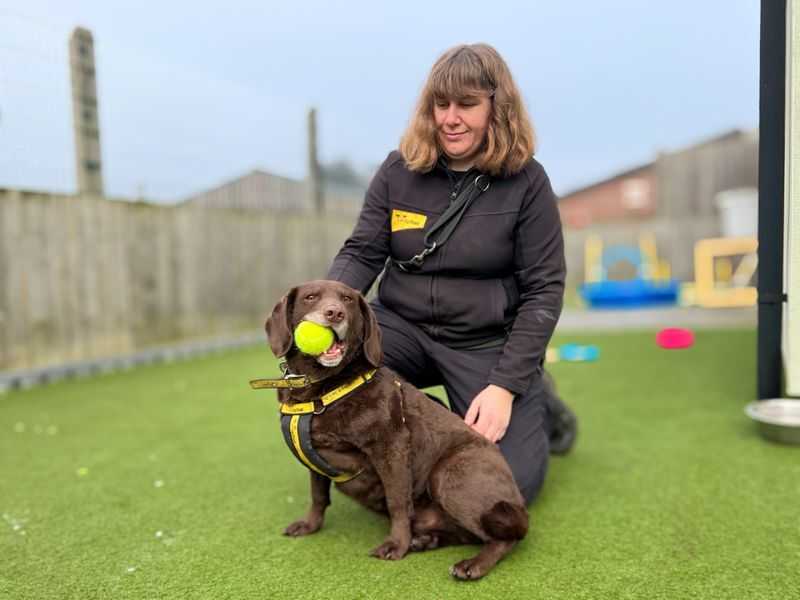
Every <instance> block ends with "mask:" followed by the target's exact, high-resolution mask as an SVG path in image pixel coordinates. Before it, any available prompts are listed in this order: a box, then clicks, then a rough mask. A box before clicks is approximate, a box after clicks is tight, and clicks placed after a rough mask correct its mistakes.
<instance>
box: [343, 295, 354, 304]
mask: <svg viewBox="0 0 800 600" xmlns="http://www.w3.org/2000/svg"><path fill="white" fill-rule="evenodd" d="M342 301H343V302H347V303H350V302H352V301H353V297H352V296H342Z"/></svg>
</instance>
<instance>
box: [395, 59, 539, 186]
mask: <svg viewBox="0 0 800 600" xmlns="http://www.w3.org/2000/svg"><path fill="white" fill-rule="evenodd" d="M476 92H487V93H489V94H490V95H491V96H492V98H491V101H492V111H491V115H490V117H489V126H488V128H487V130H486V139H485V140H484V142H483V146H482V147H481V150H480V152H479V154H478V156H477V158H476V160H475V166H476V167H477V168H478V169H479V170H481V171H482V172H484V173H488V174H490V175H495V176H497V175H511V174H514V173H517V172H519V171H521V170H522V168H523V167H524V166H525V164H526V163H527V162H528V161H529V160H530V158H531V157H532V156H533V152H534V146H535V135H534V132H533V126H532V125H531V121H530V118H529V117H528V111H527V110H525V105H524V104H523V102H522V96H521V94H520V92H519V89H518V88H517V85H516V84H515V83H514V78H513V77H512V76H511V71H509V69H508V65H506V63H505V61H504V60H503V58H502V57H501V56H500V54H499V53H498V52H497V50H495V49H494V48H492V47H491V46H489V45H488V44H471V45H461V46H456V47H454V48H451V49H450V50H447V51H446V52H445V53H444V54H442V56H441V57H439V60H437V61H436V63H435V64H434V65H433V68H432V69H431V72H430V74H429V75H428V80H427V81H426V82H425V87H423V89H422V93H421V94H420V97H419V100H418V102H417V107H416V109H415V110H414V114H413V115H412V117H411V121H410V123H409V124H408V128H407V129H406V131H405V133H404V134H403V137H402V139H401V140H400V154H402V155H403V158H404V159H405V161H406V164H407V166H408V168H409V169H411V170H412V171H417V172H421V173H426V172H428V171H430V170H431V169H432V168H433V167H434V165H435V164H436V161H437V160H438V159H439V156H440V155H441V154H442V152H443V151H442V148H441V147H440V145H439V142H438V138H437V135H436V124H435V122H434V118H433V106H434V102H435V101H436V100H437V99H451V100H459V99H461V98H465V97H467V96H470V95H474V94H475V93H476Z"/></svg>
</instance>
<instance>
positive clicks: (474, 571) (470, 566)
mask: <svg viewBox="0 0 800 600" xmlns="http://www.w3.org/2000/svg"><path fill="white" fill-rule="evenodd" d="M450 575H452V576H453V577H455V578H456V579H460V580H461V581H471V580H473V579H480V578H481V577H483V576H484V575H486V573H485V572H484V570H483V568H482V567H481V565H480V562H479V561H478V559H477V558H468V559H467V560H462V561H461V562H457V563H456V564H454V565H453V566H452V567H450Z"/></svg>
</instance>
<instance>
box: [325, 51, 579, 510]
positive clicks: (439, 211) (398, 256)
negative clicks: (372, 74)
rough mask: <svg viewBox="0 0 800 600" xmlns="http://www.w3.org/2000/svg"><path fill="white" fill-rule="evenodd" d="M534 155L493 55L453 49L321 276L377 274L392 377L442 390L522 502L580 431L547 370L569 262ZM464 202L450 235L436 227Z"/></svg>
mask: <svg viewBox="0 0 800 600" xmlns="http://www.w3.org/2000/svg"><path fill="white" fill-rule="evenodd" d="M533 150H534V134H533V128H532V127H531V124H530V121H529V119H528V116H527V113H526V110H525V107H524V105H523V103H522V99H521V95H520V93H519V90H518V89H517V87H516V85H515V83H514V80H513V78H512V76H511V73H510V72H509V70H508V67H507V66H506V64H505V62H504V61H503V59H502V58H501V57H500V55H499V54H498V53H497V51H496V50H495V49H494V48H492V47H491V46H488V45H485V44H474V45H469V46H466V45H465V46H457V47H455V48H452V49H450V50H448V51H447V52H445V53H444V55H442V56H441V58H439V60H438V61H437V62H436V63H435V64H434V66H433V68H432V70H431V72H430V74H429V76H428V80H427V83H426V84H425V87H424V89H423V90H422V94H421V96H420V99H419V102H418V104H417V107H416V110H415V112H414V114H413V117H412V119H411V122H410V124H409V126H408V129H407V131H406V132H405V134H404V135H403V138H402V140H401V142H400V148H399V151H395V152H391V153H390V154H389V156H388V157H387V159H386V160H385V161H384V163H383V164H382V165H381V167H380V169H379V170H378V172H377V173H376V175H375V177H374V178H373V180H372V182H371V184H370V187H369V189H368V191H367V195H366V198H365V200H364V206H363V208H362V210H361V213H360V215H359V218H358V222H357V224H356V227H355V229H354V231H353V233H352V235H351V236H350V237H349V238H348V239H347V241H346V242H345V243H344V246H343V247H342V249H341V250H340V252H339V254H338V255H337V256H336V258H335V259H334V261H333V264H332V266H331V268H330V270H329V272H328V278H329V279H335V280H338V281H342V282H344V283H347V284H348V285H350V286H352V287H354V288H356V289H358V290H361V291H362V292H364V293H366V291H367V290H368V289H369V288H370V287H371V286H372V283H373V282H374V281H375V279H376V277H377V276H378V275H379V274H380V273H381V271H382V270H383V269H384V265H385V267H386V269H385V272H384V275H383V277H382V279H381V283H380V286H379V289H378V296H377V299H376V300H374V301H373V302H372V307H373V308H374V310H375V313H376V315H377V317H378V321H379V323H380V326H381V330H382V333H383V350H384V355H385V359H384V362H385V364H386V366H388V367H389V368H391V369H393V370H395V371H397V372H398V373H399V374H400V375H402V376H403V377H404V378H406V379H407V380H408V381H410V382H411V383H412V384H414V385H416V386H417V387H420V388H425V387H429V386H432V385H439V384H441V385H444V387H445V390H446V391H447V396H448V399H449V401H450V407H451V409H452V410H454V411H455V412H456V413H458V414H459V415H460V416H462V417H463V418H464V420H465V421H466V423H467V424H468V425H470V426H472V427H473V428H474V429H475V430H476V431H478V432H479V433H481V434H482V435H484V436H486V437H487V438H488V439H490V440H491V441H493V442H497V443H498V444H499V447H500V450H501V451H502V452H503V455H504V456H505V457H506V459H507V460H508V462H509V464H510V466H511V470H512V472H513V473H514V477H515V479H516V481H517V484H518V485H519V487H520V490H521V491H522V494H523V496H524V497H525V499H526V501H527V502H529V503H530V502H531V501H532V500H533V499H534V497H535V496H536V495H537V494H538V492H539V490H540V488H541V486H542V483H543V482H544V476H545V473H546V471H547V463H548V443H549V442H550V451H558V452H562V453H563V452H566V451H567V450H569V447H570V446H571V444H572V440H573V439H574V433H575V419H574V416H573V415H572V413H571V412H569V410H568V409H566V407H564V405H563V404H562V403H561V402H560V401H559V400H558V398H557V396H555V394H554V392H553V390H552V387H551V386H550V385H549V384H548V383H547V382H546V381H545V374H544V372H543V369H542V364H543V362H544V355H545V350H546V348H547V343H548V341H549V340H550V337H551V335H552V333H553V329H554V328H555V325H556V322H557V320H558V317H559V315H560V313H561V306H562V300H563V294H564V276H565V264H564V246H563V239H562V232H561V223H560V220H559V214H558V209H557V208H556V197H555V195H554V194H553V191H552V189H551V187H550V182H549V180H548V178H547V175H546V174H545V172H544V169H543V168H542V166H541V165H540V164H539V163H538V162H537V161H536V160H534V159H533V158H532V156H533ZM465 202H468V205H466V207H465V208H464V212H463V216H462V217H461V218H460V220H459V219H458V218H457V217H453V218H452V219H450V220H449V221H448V223H449V224H451V227H454V229H452V231H451V232H450V233H449V235H445V234H444V233H443V232H444V231H445V229H446V227H442V228H439V225H440V223H437V220H439V219H440V218H441V217H442V215H443V214H444V213H445V211H446V210H447V209H448V207H450V206H451V204H454V205H455V206H456V207H460V206H463V205H464V203H465ZM451 212H452V211H451ZM457 212H458V211H457ZM434 225H436V227H434ZM432 229H435V230H437V231H438V233H437V234H436V235H429V236H428V237H427V238H426V233H431V234H432V233H433V232H432V231H431V230H432ZM433 242H436V245H435V246H434V243H433ZM424 249H426V250H425V251H424V252H423V250H424ZM387 259H388V260H387ZM554 429H555V430H556V431H554ZM548 436H549V437H550V440H548Z"/></svg>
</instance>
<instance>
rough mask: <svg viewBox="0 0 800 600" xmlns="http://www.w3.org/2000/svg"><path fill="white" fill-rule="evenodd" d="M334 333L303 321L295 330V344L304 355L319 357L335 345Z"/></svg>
mask: <svg viewBox="0 0 800 600" xmlns="http://www.w3.org/2000/svg"><path fill="white" fill-rule="evenodd" d="M333 339H334V338H333V331H332V330H331V328H330V327H323V326H322V325H317V324H316V323H312V322H311V321H303V322H302V323H300V325H298V326H297V327H296V328H295V330H294V344H295V346H297V349H298V350H300V352H302V353H303V354H310V355H311V356H319V355H320V354H322V353H323V352H325V351H326V350H327V349H328V348H330V347H331V344H333Z"/></svg>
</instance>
